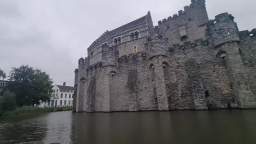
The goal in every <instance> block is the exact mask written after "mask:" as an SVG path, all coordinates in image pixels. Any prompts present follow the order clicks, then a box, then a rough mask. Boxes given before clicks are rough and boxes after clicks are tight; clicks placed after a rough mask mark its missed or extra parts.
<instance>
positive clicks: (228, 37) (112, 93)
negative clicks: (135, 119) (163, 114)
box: [74, 0, 256, 112]
mask: <svg viewBox="0 0 256 144" xmlns="http://www.w3.org/2000/svg"><path fill="white" fill-rule="evenodd" d="M75 89H76V92H75V100H74V111H75V112H116V111H153V110H154V111H157V110H159V111H168V110H208V109H233V108H242V109H243V108H256V29H254V30H252V31H239V29H238V27H237V24H236V23H235V21H234V17H233V16H232V15H230V14H228V13H222V14H219V15H217V16H216V17H215V19H214V20H209V19H208V14H207V10H206V6H205V0H192V1H191V4H190V5H189V6H186V7H184V10H182V11H179V12H178V14H175V15H173V16H172V17H168V18H167V19H163V20H161V21H159V22H158V25H157V26H154V25H153V22H152V19H151V15H150V13H148V14H147V15H145V16H143V17H141V18H139V19H137V20H135V21H133V22H131V23H128V24H126V25H123V26H121V27H119V28H117V29H115V30H112V31H106V32H105V33H103V35H102V36H100V37H99V38H98V39H97V40H96V41H95V42H93V43H92V45H91V46H90V47H89V48H88V57H85V58H81V59H79V64H78V69H76V70H75Z"/></svg>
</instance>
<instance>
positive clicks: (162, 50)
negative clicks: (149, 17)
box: [148, 35, 169, 110]
mask: <svg viewBox="0 0 256 144" xmlns="http://www.w3.org/2000/svg"><path fill="white" fill-rule="evenodd" d="M148 45H149V47H148V55H149V59H150V69H151V70H152V73H153V74H152V77H153V81H152V82H153V89H154V97H155V99H156V103H157V106H158V110H169V104H168V95H167V86H166V80H165V78H166V77H167V75H166V69H168V67H169V64H168V59H167V54H168V46H167V40H165V39H162V38H159V36H157V35H155V36H154V37H153V39H152V40H151V41H150V42H149V43H148Z"/></svg>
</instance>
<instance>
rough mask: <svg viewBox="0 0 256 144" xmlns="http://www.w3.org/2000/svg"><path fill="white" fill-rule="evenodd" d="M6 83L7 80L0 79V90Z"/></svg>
mask: <svg viewBox="0 0 256 144" xmlns="http://www.w3.org/2000/svg"><path fill="white" fill-rule="evenodd" d="M7 84H8V81H4V80H0V91H1V90H2V89H3V88H4V87H6V86H7Z"/></svg>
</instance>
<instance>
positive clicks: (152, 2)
mask: <svg viewBox="0 0 256 144" xmlns="http://www.w3.org/2000/svg"><path fill="white" fill-rule="evenodd" d="M189 3H190V0H161V1H159V0H0V67H1V68H3V69H4V70H5V71H6V72H8V71H10V69H11V67H17V66H20V65H21V64H29V65H31V66H34V67H37V68H40V69H42V70H44V71H46V72H47V73H49V74H50V75H51V77H52V78H53V80H54V81H55V82H56V83H61V82H64V81H66V82H68V83H69V84H72V82H73V70H74V69H75V67H76V66H77V59H78V58H80V57H84V56H86V48H87V47H88V46H89V45H90V44H91V43H92V42H93V41H94V40H95V39H96V38H97V37H98V36H100V35H101V34H102V33H103V32H104V31H106V30H111V29H114V28H116V27H118V26H121V25H123V24H125V23H127V22H130V21H132V20H134V19H136V18H139V17H141V16H143V15H145V14H146V13H147V11H149V10H150V11H151V14H152V17H153V20H154V23H155V24H156V23H157V21H158V20H161V19H163V18H166V17H168V16H170V15H173V14H174V13H176V12H177V11H178V10H180V9H183V7H184V6H185V5H188V4H189ZM255 4H256V2H255V1H254V0H246V1H245V0H225V1H223V0H207V8H208V13H209V17H210V18H211V19H212V18H214V16H215V15H216V14H219V13H222V12H226V11H228V12H230V13H231V14H233V15H234V16H235V18H236V21H237V22H238V24H239V27H240V28H241V29H252V28H253V27H254V26H256V21H255V19H254V13H255V12H256V10H255V9H254V6H255Z"/></svg>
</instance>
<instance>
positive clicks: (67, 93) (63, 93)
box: [39, 83, 74, 107]
mask: <svg viewBox="0 0 256 144" xmlns="http://www.w3.org/2000/svg"><path fill="white" fill-rule="evenodd" d="M73 95H74V87H71V86H66V83H63V85H54V87H53V92H52V95H51V99H50V100H49V101H48V102H42V103H41V104H40V105H39V107H72V106H73Z"/></svg>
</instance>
